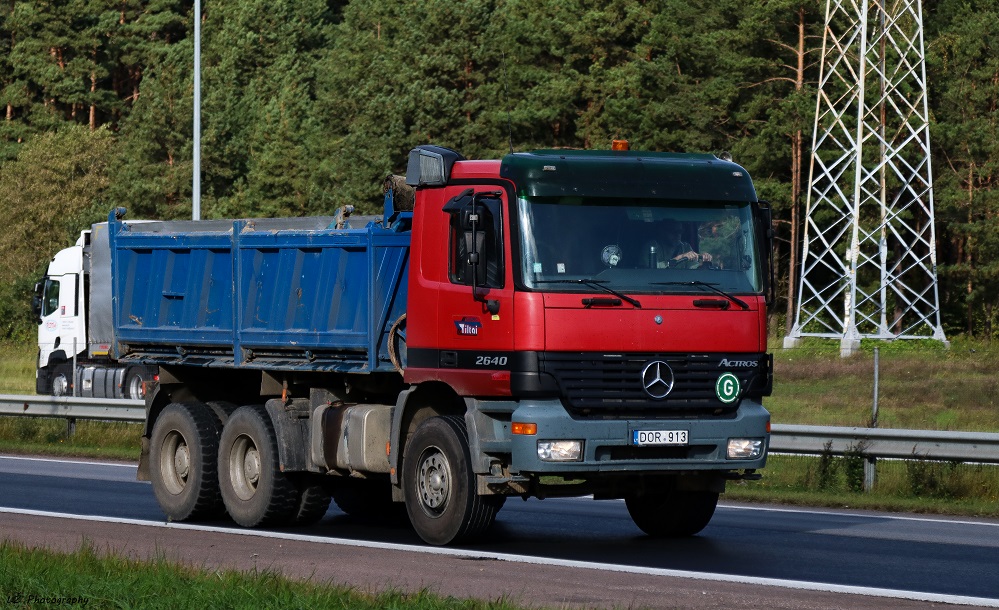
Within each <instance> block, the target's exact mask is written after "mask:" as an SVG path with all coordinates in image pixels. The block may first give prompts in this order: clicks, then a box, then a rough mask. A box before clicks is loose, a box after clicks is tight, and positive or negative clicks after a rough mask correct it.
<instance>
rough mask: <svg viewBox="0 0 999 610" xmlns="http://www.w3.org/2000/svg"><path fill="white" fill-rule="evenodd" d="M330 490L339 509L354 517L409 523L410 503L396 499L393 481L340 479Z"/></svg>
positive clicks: (374, 520)
mask: <svg viewBox="0 0 999 610" xmlns="http://www.w3.org/2000/svg"><path fill="white" fill-rule="evenodd" d="M330 491H331V492H332V493H333V501H334V502H335V503H336V506H337V508H339V509H340V510H341V511H343V512H344V513H346V514H348V515H350V516H351V517H356V518H358V519H361V520H365V521H373V522H388V523H392V524H397V523H405V522H406V519H407V515H406V505H405V504H403V503H402V502H393V501H392V484H391V483H389V482H388V481H368V480H364V479H348V478H344V479H342V480H340V479H337V480H334V481H333V482H332V483H331V487H330Z"/></svg>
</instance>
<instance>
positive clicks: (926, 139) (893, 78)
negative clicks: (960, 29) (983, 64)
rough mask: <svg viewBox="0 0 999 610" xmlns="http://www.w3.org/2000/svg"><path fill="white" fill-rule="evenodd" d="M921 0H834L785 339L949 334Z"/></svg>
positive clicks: (854, 343) (845, 342)
mask: <svg viewBox="0 0 999 610" xmlns="http://www.w3.org/2000/svg"><path fill="white" fill-rule="evenodd" d="M928 117H929V112H928V109H927V100H926V67H925V62H924V51H923V21H922V9H921V7H920V5H919V1H918V0H898V1H894V2H893V1H891V0H881V1H880V2H878V1H867V0H854V1H853V2H845V1H842V0H827V3H826V21H825V34H824V36H823V42H822V64H821V68H820V73H819V94H818V99H817V101H816V111H815V127H814V131H813V140H812V162H811V169H810V175H809V190H808V198H807V204H806V205H807V210H806V221H805V222H806V224H805V238H804V244H803V253H802V263H801V276H800V278H801V281H800V282H799V285H798V286H799V288H798V302H797V308H796V316H795V323H794V326H793V328H792V330H791V333H790V334H789V335H788V337H787V338H786V339H785V345H786V346H793V345H794V344H795V343H796V342H797V340H798V339H800V338H801V337H806V336H812V337H829V338H839V339H840V341H841V343H840V345H841V352H842V353H843V354H844V355H847V354H849V353H852V352H853V351H855V350H856V349H858V348H859V347H860V340H861V338H877V339H913V338H923V339H925V338H932V339H938V340H941V341H945V338H944V334H943V328H942V327H941V325H940V306H939V296H938V290H937V278H936V235H935V231H934V228H933V188H932V186H933V178H932V173H931V170H930V132H929V119H928Z"/></svg>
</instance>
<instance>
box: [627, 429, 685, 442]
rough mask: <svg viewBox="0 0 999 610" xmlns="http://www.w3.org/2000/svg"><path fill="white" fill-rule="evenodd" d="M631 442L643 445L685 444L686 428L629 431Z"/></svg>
mask: <svg viewBox="0 0 999 610" xmlns="http://www.w3.org/2000/svg"><path fill="white" fill-rule="evenodd" d="M631 444H632V445H638V446H645V445H686V444H687V431H686V430H635V431H633V432H632V433H631Z"/></svg>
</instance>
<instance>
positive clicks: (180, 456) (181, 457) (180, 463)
mask: <svg viewBox="0 0 999 610" xmlns="http://www.w3.org/2000/svg"><path fill="white" fill-rule="evenodd" d="M173 469H174V472H176V473H177V477H178V478H180V479H181V480H184V481H186V480H187V477H188V475H189V474H190V473H191V450H190V449H189V448H188V447H187V444H186V443H181V444H180V445H178V446H177V451H175V452H174V454H173Z"/></svg>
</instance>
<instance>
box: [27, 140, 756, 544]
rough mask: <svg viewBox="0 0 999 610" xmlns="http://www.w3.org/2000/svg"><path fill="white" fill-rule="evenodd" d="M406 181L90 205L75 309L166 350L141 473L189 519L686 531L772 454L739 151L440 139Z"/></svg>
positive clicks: (469, 533)
mask: <svg viewBox="0 0 999 610" xmlns="http://www.w3.org/2000/svg"><path fill="white" fill-rule="evenodd" d="M405 183H406V184H405V185H399V184H398V183H397V184H396V185H395V186H393V187H392V188H389V189H388V192H387V193H386V197H385V211H384V214H381V215H379V216H377V217H359V216H352V215H350V210H349V209H341V210H339V211H337V213H336V214H335V215H333V216H330V217H313V218H285V219H239V220H211V221H169V222H131V221H127V220H126V219H125V218H124V215H125V212H124V210H121V209H118V210H116V211H114V212H113V213H112V214H111V215H110V216H109V218H108V222H107V223H101V224H99V225H94V227H93V228H92V230H91V232H90V233H89V236H87V238H86V239H85V240H84V242H85V243H82V244H81V248H82V250H81V251H82V252H83V256H82V259H83V260H85V261H86V264H85V265H83V267H85V270H81V272H80V273H81V274H83V273H84V272H85V274H86V278H82V276H81V278H79V279H78V281H77V283H75V284H74V285H75V286H77V287H78V289H77V290H80V291H88V294H87V295H86V296H87V298H86V299H84V298H83V297H80V298H79V299H78V300H79V302H80V303H83V304H84V305H85V309H87V310H88V311H87V312H83V311H80V309H81V308H80V307H76V308H72V307H71V308H70V309H71V310H73V311H75V312H76V313H77V314H79V315H83V314H84V313H86V314H87V315H88V316H89V320H91V321H93V320H103V323H102V327H103V328H106V329H109V332H110V334H109V336H108V337H107V338H106V340H105V341H104V343H102V344H100V345H103V346H104V348H105V351H104V352H103V353H102V354H101V356H102V357H106V363H105V364H103V365H102V366H103V367H104V368H106V369H108V370H112V369H113V370H117V371H119V372H118V373H113V371H112V372H109V373H107V374H106V375H105V377H111V378H114V377H115V374H117V376H118V377H120V378H121V379H122V380H123V379H124V377H125V374H124V371H125V370H136V371H139V370H143V371H150V372H153V373H155V375H156V376H155V378H153V377H151V376H150V375H146V377H148V379H146V378H144V379H143V385H142V387H143V391H142V393H143V394H144V395H145V399H146V407H147V413H148V415H147V419H146V423H145V432H144V435H143V439H142V441H143V442H142V454H141V461H140V478H144V479H148V480H151V481H152V484H153V485H152V487H153V491H154V493H155V495H156V498H157V500H158V501H159V504H160V506H161V507H162V509H163V511H164V512H165V513H166V515H167V516H168V517H169V518H170V519H172V520H189V519H199V518H216V517H219V516H221V515H223V514H225V513H228V515H229V516H230V517H231V518H232V519H233V520H235V521H236V522H237V523H239V524H241V525H243V526H248V527H253V526H261V525H281V524H291V523H300V524H305V523H310V522H314V521H316V520H318V519H320V518H322V516H323V515H324V514H325V513H326V510H327V508H328V506H329V504H330V500H331V498H332V500H333V501H335V502H336V503H337V505H338V506H339V507H340V508H341V509H343V510H344V511H345V512H347V513H351V514H358V515H365V516H368V517H376V518H378V517H384V518H386V519H391V518H398V517H400V516H403V515H406V516H408V519H409V521H410V522H411V523H412V525H413V527H414V528H415V530H416V532H417V533H418V534H419V536H420V537H421V538H422V539H423V540H425V541H426V542H428V543H430V544H451V543H459V542H463V541H468V540H471V539H474V538H475V537H476V536H478V535H480V534H482V533H483V532H484V531H485V530H486V529H487V528H488V527H489V526H490V525H491V524H492V523H493V521H494V519H495V517H496V514H497V512H498V511H499V510H500V508H501V507H502V506H503V503H504V501H505V499H506V498H507V497H509V496H520V497H524V498H527V497H539V498H545V497H555V496H586V495H592V496H593V497H594V498H596V499H607V498H623V499H624V500H625V502H626V505H627V508H628V511H629V513H630V514H631V516H632V517H633V519H634V521H635V523H636V524H637V525H638V527H639V528H641V529H642V530H643V531H645V532H646V533H647V534H649V535H652V536H687V535H692V534H695V533H697V532H698V531H700V530H701V529H702V528H703V527H704V526H705V525H707V523H708V522H709V521H710V519H711V517H712V515H713V513H714V510H715V505H716V502H717V500H718V496H719V493H721V492H723V491H724V488H725V484H726V482H727V481H731V480H754V479H758V478H759V476H760V475H759V473H758V470H759V469H760V468H762V467H763V466H764V464H765V462H766V456H767V445H768V441H769V428H770V416H769V413H768V412H767V411H766V410H765V408H764V407H763V404H762V400H763V397H764V396H767V395H769V393H770V391H771V385H772V370H773V361H772V357H771V356H770V355H769V354H768V353H767V303H768V301H769V299H770V295H771V291H772V278H771V273H772V271H771V268H772V265H771V259H770V256H771V240H772V232H771V221H770V210H769V207H768V205H767V204H766V202H763V201H760V200H759V199H758V197H757V195H756V192H755V190H754V187H753V184H752V182H751V180H750V177H749V175H748V173H747V172H746V170H745V169H743V168H742V167H740V166H739V165H737V164H735V163H732V162H731V161H729V160H725V159H721V158H718V157H715V156H713V155H698V154H665V153H653V152H635V151H628V150H610V151H574V150H542V151H535V152H525V153H512V154H510V155H507V156H505V157H504V158H503V159H501V160H468V159H465V158H463V157H462V156H461V155H460V154H459V153H457V152H455V151H453V150H450V149H447V148H441V147H436V146H420V147H418V148H416V149H414V150H413V151H412V152H411V153H410V157H409V165H408V169H407V173H406V178H405ZM403 199H406V200H407V201H405V203H403V201H402V200H403ZM53 279H54V278H52V277H50V278H48V280H50V281H49V282H48V283H47V284H46V283H44V282H43V284H42V286H43V288H42V289H41V290H40V293H39V298H38V301H39V302H40V303H42V304H46V303H48V301H50V300H52V299H47V297H48V295H47V294H46V293H45V290H46V289H45V288H44V286H51V285H52V284H53V282H52V281H51V280H53ZM58 279H59V281H61V282H63V283H66V284H67V285H68V284H70V283H72V282H73V281H74V280H73V279H72V278H70V277H69V276H68V275H66V274H63V275H61V276H60V278H58ZM58 283H59V282H55V284H56V285H58ZM64 292H71V291H69V290H67V291H64ZM59 294H60V293H57V294H56V299H59V298H61V297H60V296H59ZM74 294H78V293H74ZM84 301H85V303H84ZM50 305H51V306H46V307H45V311H46V312H47V313H48V315H50V316H56V318H53V320H51V324H50V326H52V330H53V332H51V333H50V334H52V335H53V336H52V337H48V339H49V340H52V339H54V338H55V336H56V335H58V334H59V332H60V329H61V328H62V327H63V325H62V320H60V319H57V318H58V317H59V316H60V315H65V311H63V312H62V313H60V310H59V307H60V305H59V303H56V302H52V303H51V304H50ZM43 322H46V321H45V320H43ZM81 323H82V322H81ZM69 326H71V325H65V327H66V328H69ZM77 342H78V344H79V345H81V346H83V345H85V344H87V345H89V344H90V343H91V342H90V341H89V340H85V339H84V336H83V335H78V336H77ZM62 345H66V342H65V341H63V342H62ZM95 345H96V343H95ZM84 355H86V354H84ZM65 363H66V357H65V354H63V358H62V360H61V364H59V363H57V364H59V366H62V367H63V370H65ZM47 366H48V363H46V362H40V363H39V370H40V375H44V374H45V373H46V367H47ZM138 367H142V368H138ZM46 379H50V377H47V378H46ZM60 383H62V384H66V383H67V381H66V380H65V379H63V380H62V381H60ZM42 385H45V384H41V383H40V385H39V387H41V386H42ZM46 387H51V383H48V385H47V386H46ZM133 393H139V390H138V389H133Z"/></svg>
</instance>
